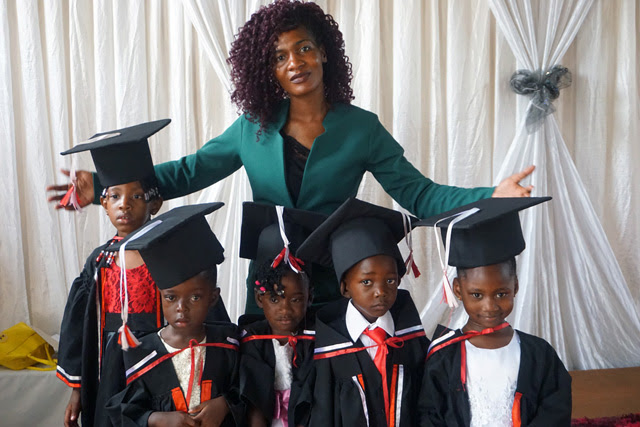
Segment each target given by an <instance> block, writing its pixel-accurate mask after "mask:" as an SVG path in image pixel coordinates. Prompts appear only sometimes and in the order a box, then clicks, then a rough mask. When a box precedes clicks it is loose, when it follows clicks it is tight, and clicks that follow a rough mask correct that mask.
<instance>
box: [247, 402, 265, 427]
mask: <svg viewBox="0 0 640 427" xmlns="http://www.w3.org/2000/svg"><path fill="white" fill-rule="evenodd" d="M248 420H249V426H251V427H267V426H268V425H269V424H268V423H267V419H266V418H265V417H264V415H262V412H260V410H259V409H258V408H256V407H255V406H253V405H251V408H249V414H248Z"/></svg>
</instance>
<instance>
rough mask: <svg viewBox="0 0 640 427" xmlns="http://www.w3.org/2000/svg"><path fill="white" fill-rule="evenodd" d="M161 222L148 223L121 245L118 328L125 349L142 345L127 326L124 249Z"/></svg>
mask: <svg viewBox="0 0 640 427" xmlns="http://www.w3.org/2000/svg"><path fill="white" fill-rule="evenodd" d="M160 224H162V221H154V222H151V223H149V224H147V225H146V226H145V227H143V228H142V229H141V230H140V231H138V232H137V233H136V234H135V236H132V237H131V238H130V239H129V240H128V241H126V242H124V243H123V244H122V246H120V250H119V254H118V259H120V317H121V319H122V326H120V328H119V329H118V334H119V336H118V343H120V345H121V346H122V349H123V350H124V351H127V350H129V348H135V347H137V346H139V345H140V341H138V339H137V338H136V337H135V335H133V333H132V332H131V329H129V326H127V320H128V318H129V292H128V291H127V263H126V256H125V254H124V251H125V250H126V247H127V244H128V243H130V242H132V241H134V240H136V239H138V238H140V237H142V236H144V235H145V234H146V233H147V232H148V231H149V230H152V229H153V228H155V227H156V226H158V225H160Z"/></svg>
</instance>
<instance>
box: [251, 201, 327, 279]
mask: <svg viewBox="0 0 640 427" xmlns="http://www.w3.org/2000/svg"><path fill="white" fill-rule="evenodd" d="M326 219H327V215H324V214H320V213H316V212H310V211H305V210H301V209H293V208H284V207H282V206H274V205H268V204H263V203H255V202H244V203H243V204H242V229H241V232H240V257H241V258H247V259H252V260H255V261H256V262H257V263H258V264H262V263H264V262H266V261H267V260H270V261H272V262H274V261H275V260H276V259H277V258H278V257H279V256H280V255H281V254H282V259H284V260H285V263H287V264H290V262H289V261H290V258H289V256H287V252H290V253H291V254H295V252H296V251H297V250H298V247H299V246H300V245H301V244H302V242H304V240H305V239H306V238H307V237H308V236H309V235H310V234H311V233H312V232H313V231H314V230H315V229H316V228H318V226H319V225H320V224H322V222H323V221H324V220H326ZM283 251H284V253H283ZM294 268H295V267H294Z"/></svg>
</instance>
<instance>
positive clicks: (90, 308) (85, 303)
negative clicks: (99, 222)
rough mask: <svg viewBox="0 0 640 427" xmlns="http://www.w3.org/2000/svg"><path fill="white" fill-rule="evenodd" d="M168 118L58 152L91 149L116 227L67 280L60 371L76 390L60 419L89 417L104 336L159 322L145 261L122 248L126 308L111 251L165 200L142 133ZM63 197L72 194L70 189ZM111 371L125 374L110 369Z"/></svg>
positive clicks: (72, 421) (152, 327) (85, 420)
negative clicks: (126, 267) (125, 266)
mask: <svg viewBox="0 0 640 427" xmlns="http://www.w3.org/2000/svg"><path fill="white" fill-rule="evenodd" d="M169 122H170V120H159V121H155V122H150V123H143V124H140V125H136V126H132V127H129V128H125V129H118V130H116V131H112V132H108V133H105V134H97V135H95V136H94V137H92V138H91V139H90V140H89V141H87V142H86V143H84V144H80V145H78V146H76V147H74V148H73V149H71V150H68V151H66V152H64V153H62V154H71V153H77V152H81V151H86V150H90V151H91V155H92V157H93V161H94V163H95V166H96V170H97V172H98V178H99V179H100V183H101V184H102V185H104V187H105V189H104V191H103V194H102V197H101V198H100V202H101V204H102V206H103V207H104V209H105V211H106V213H107V216H108V217H109V220H110V221H111V223H112V224H113V226H114V227H115V228H116V230H117V233H116V235H115V236H114V237H113V238H112V239H110V240H109V241H108V242H107V243H105V244H103V245H101V246H99V247H98V248H96V249H95V250H94V251H93V252H92V253H91V255H89V258H88V259H87V261H86V263H85V266H84V269H83V270H82V272H81V273H80V276H78V278H76V279H75V280H74V282H73V284H72V286H71V290H70V292H69V298H68V300H67V304H66V307H65V310H64V316H63V319H62V326H61V332H60V347H59V351H58V369H57V376H58V378H60V379H61V380H62V381H64V382H65V383H66V384H67V385H69V386H70V387H72V389H73V391H72V394H71V398H70V400H69V404H68V405H67V408H66V411H65V420H64V421H65V425H71V426H72V425H77V422H78V414H79V413H80V412H81V413H82V424H83V425H93V421H94V416H93V414H94V411H95V409H96V405H95V402H96V396H97V394H98V383H99V373H100V369H101V367H102V365H103V361H104V357H103V356H104V354H105V349H106V347H107V341H109V338H110V337H112V336H114V335H116V333H117V332H118V330H119V329H120V328H121V327H123V326H124V325H123V317H124V312H125V311H127V312H128V320H127V327H128V328H130V329H131V331H132V332H133V334H135V335H141V334H145V333H149V332H151V331H156V330H157V329H158V328H159V327H160V326H161V325H162V322H163V318H162V311H161V309H160V294H159V293H158V291H157V289H156V286H155V283H154V282H153V279H152V278H151V276H150V275H149V271H148V269H147V266H146V265H145V264H144V263H143V262H142V260H141V259H140V256H139V255H137V254H136V253H135V252H129V253H128V254H127V258H128V263H127V264H128V265H129V266H131V267H133V268H130V269H129V270H127V272H126V273H127V276H128V277H129V285H128V289H127V291H128V301H129V304H128V306H127V307H126V309H124V310H123V308H124V306H123V304H122V301H121V299H120V276H121V274H120V273H121V269H120V265H119V264H121V260H119V259H117V258H116V257H115V256H114V254H113V253H111V252H108V251H109V250H110V248H111V245H112V244H114V243H115V242H117V241H119V240H120V239H122V238H124V237H126V236H127V235H129V234H131V233H133V232H135V231H136V230H137V229H139V228H140V227H142V226H143V225H144V224H145V223H147V221H149V220H150V218H151V215H155V214H156V213H157V212H158V210H159V209H160V207H161V206H162V199H161V197H160V195H159V192H158V189H157V187H156V180H155V173H154V169H153V162H152V161H151V154H150V151H149V144H148V142H147V138H148V137H149V136H151V135H153V134H154V133H156V132H158V131H159V130H160V129H162V128H163V127H165V126H166V125H167V124H168V123H169ZM68 195H69V197H67V198H66V199H67V200H65V201H64V203H67V202H71V200H69V199H70V198H72V197H73V193H72V190H70V192H69V193H68ZM110 375H111V376H113V377H119V376H121V377H122V380H121V381H120V382H121V383H122V385H123V384H124V371H122V372H121V374H120V375H117V374H116V373H115V372H110Z"/></svg>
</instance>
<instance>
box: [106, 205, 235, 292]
mask: <svg viewBox="0 0 640 427" xmlns="http://www.w3.org/2000/svg"><path fill="white" fill-rule="evenodd" d="M223 205H224V203H220V202H218V203H205V204H200V205H189V206H181V207H178V208H174V209H172V210H170V211H169V212H166V213H164V214H162V215H158V216H157V217H156V218H155V219H153V220H151V221H149V222H148V223H147V224H145V225H144V226H143V227H142V228H140V229H138V230H137V231H136V232H134V233H131V234H129V235H128V236H127V237H125V238H124V239H122V240H121V241H120V242H118V243H116V244H114V245H112V246H110V247H109V250H110V251H111V250H113V251H116V250H118V249H120V247H121V246H122V245H123V244H125V243H126V246H125V249H126V250H129V249H130V250H137V251H139V252H140V256H142V259H143V260H144V262H145V263H146V264H147V268H148V269H149V273H150V274H151V277H152V278H153V280H154V282H156V285H157V286H158V288H159V289H168V288H172V287H174V286H176V285H179V284H180V283H182V282H184V281H186V280H188V279H190V278H192V277H193V276H195V275H196V274H198V273H200V272H202V271H204V270H207V269H210V268H213V267H214V266H216V265H217V264H220V263H222V261H224V255H223V253H224V249H223V248H222V245H221V244H220V242H219V241H218V239H217V238H216V236H215V234H213V232H212V231H211V227H209V223H208V222H207V220H206V219H205V217H204V216H205V215H207V214H209V213H211V212H213V211H215V210H217V209H219V208H220V207H222V206H223Z"/></svg>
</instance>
